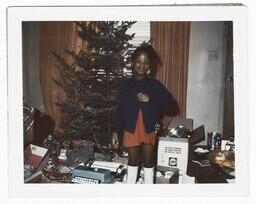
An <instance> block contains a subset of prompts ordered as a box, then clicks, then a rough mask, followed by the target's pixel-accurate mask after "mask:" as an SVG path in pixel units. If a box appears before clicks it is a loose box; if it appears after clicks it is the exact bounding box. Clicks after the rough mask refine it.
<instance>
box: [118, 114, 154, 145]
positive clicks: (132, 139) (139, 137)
mask: <svg viewBox="0 0 256 204" xmlns="http://www.w3.org/2000/svg"><path fill="white" fill-rule="evenodd" d="M141 143H144V144H151V145H155V144H156V133H155V132H151V133H148V134H147V133H146V131H145V127H144V122H143V114H142V111H141V110H140V111H139V115H138V118H137V122H136V128H135V132H134V133H131V132H128V131H126V130H124V140H123V146H124V147H135V146H138V145H141Z"/></svg>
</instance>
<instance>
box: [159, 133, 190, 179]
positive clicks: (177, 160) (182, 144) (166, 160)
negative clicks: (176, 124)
mask: <svg viewBox="0 0 256 204" xmlns="http://www.w3.org/2000/svg"><path fill="white" fill-rule="evenodd" d="M188 152H189V142H188V139H187V138H172V137H160V138H159V143H158V154H157V165H159V166H163V167H172V168H176V169H178V170H179V174H186V172H187V164H188Z"/></svg>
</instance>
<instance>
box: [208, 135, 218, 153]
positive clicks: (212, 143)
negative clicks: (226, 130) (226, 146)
mask: <svg viewBox="0 0 256 204" xmlns="http://www.w3.org/2000/svg"><path fill="white" fill-rule="evenodd" d="M207 146H208V147H209V149H210V150H214V149H220V148H221V134H220V133H219V132H208V133H207Z"/></svg>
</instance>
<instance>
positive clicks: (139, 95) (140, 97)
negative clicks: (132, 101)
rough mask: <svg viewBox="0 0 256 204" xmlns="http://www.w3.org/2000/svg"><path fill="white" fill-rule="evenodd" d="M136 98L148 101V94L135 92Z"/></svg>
mask: <svg viewBox="0 0 256 204" xmlns="http://www.w3.org/2000/svg"><path fill="white" fill-rule="evenodd" d="M137 99H138V101H141V102H146V103H147V102H149V95H147V94H144V93H138V94H137Z"/></svg>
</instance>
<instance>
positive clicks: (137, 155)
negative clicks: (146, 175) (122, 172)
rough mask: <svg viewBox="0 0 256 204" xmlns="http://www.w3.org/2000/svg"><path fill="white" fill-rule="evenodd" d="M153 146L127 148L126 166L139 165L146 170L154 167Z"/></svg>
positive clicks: (144, 145)
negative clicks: (127, 159)
mask: <svg viewBox="0 0 256 204" xmlns="http://www.w3.org/2000/svg"><path fill="white" fill-rule="evenodd" d="M154 147H155V146H154V145H150V144H142V145H140V146H136V147H129V148H127V151H128V158H129V161H128V165H130V166H138V165H139V164H140V163H141V164H143V166H144V167H146V168H151V167H153V166H154Z"/></svg>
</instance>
